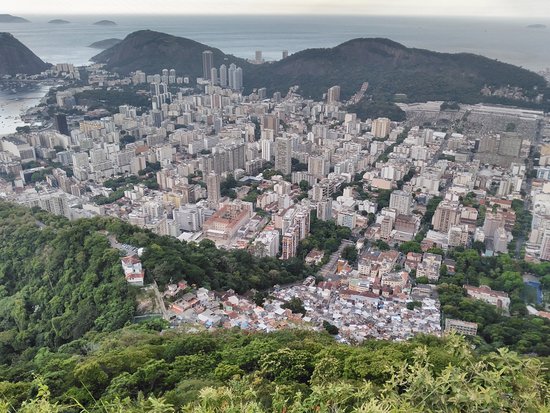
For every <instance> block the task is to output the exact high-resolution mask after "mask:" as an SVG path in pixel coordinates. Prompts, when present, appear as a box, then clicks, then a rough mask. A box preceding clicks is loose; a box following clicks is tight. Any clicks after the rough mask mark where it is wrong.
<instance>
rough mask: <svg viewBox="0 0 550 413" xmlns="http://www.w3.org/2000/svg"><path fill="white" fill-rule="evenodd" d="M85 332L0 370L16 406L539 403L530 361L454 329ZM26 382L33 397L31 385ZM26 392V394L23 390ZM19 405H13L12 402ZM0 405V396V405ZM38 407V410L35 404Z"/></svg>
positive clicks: (536, 411)
mask: <svg viewBox="0 0 550 413" xmlns="http://www.w3.org/2000/svg"><path fill="white" fill-rule="evenodd" d="M153 327H154V326H153V325H143V326H133V327H127V328H125V329H123V330H121V331H118V332H117V333H115V334H109V335H107V334H100V335H90V336H88V337H85V338H84V339H81V340H79V341H77V342H75V343H73V344H71V345H68V346H64V347H62V348H60V349H59V351H57V352H50V351H47V350H45V351H41V352H40V353H39V354H37V355H36V356H35V357H34V358H33V359H32V360H30V361H29V362H28V363H27V364H26V365H25V366H24V367H25V369H26V371H30V370H32V371H34V372H35V373H36V375H37V376H36V378H34V379H33V377H32V376H31V375H30V374H28V373H26V374H25V373H21V372H20V371H19V372H18V371H14V370H9V371H5V370H4V371H3V372H2V379H3V381H1V382H0V391H1V396H0V400H3V401H4V403H5V405H4V407H5V408H7V406H11V408H12V409H13V410H15V409H19V410H18V411H21V412H29V413H30V412H32V413H35V412H38V411H41V412H65V411H66V412H77V411H83V409H84V408H85V409H86V411H89V412H96V411H97V412H121V411H124V412H175V411H178V412H179V411H182V412H204V413H213V412H233V413H241V412H257V413H262V412H266V413H267V412H273V413H275V412H288V413H305V412H320V413H331V412H342V413H345V412H403V413H405V412H406V413H411V412H412V413H420V412H422V413H429V412H434V413H435V412H449V413H451V412H456V413H459V412H461V413H468V412H472V413H473V412H482V411H484V412H504V411H508V412H522V413H540V412H545V411H546V412H547V411H548V410H547V409H548V402H549V395H548V381H547V377H545V376H544V374H545V373H544V370H543V365H542V363H541V361H540V360H537V359H533V358H521V357H519V356H518V355H516V354H515V353H510V352H507V351H500V352H498V353H489V354H487V355H484V356H477V355H475V354H474V353H472V351H471V349H470V348H469V347H468V346H467V344H466V343H465V342H464V341H463V340H462V339H460V338H458V337H456V336H451V337H449V338H448V339H446V340H440V339H436V338H433V337H418V338H416V339H414V340H412V341H409V342H406V343H390V342H383V341H379V342H376V341H370V342H367V343H365V344H364V345H362V346H348V345H343V344H338V343H336V342H335V341H334V339H333V338H332V337H330V336H329V335H328V334H320V333H308V332H304V331H281V332H277V333H271V334H262V333H253V334H246V333H242V332H235V331H222V332H217V333H201V334H181V333H175V332H168V333H164V334H159V333H158V332H157V331H155V329H154V328H153ZM37 391H38V396H34V397H33V396H32V395H36V394H37ZM29 399H30V400H29ZM21 405H22V406H23V407H21V408H20V407H19V406H21ZM0 406H1V404H0ZM38 407H41V410H38Z"/></svg>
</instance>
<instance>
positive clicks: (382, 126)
mask: <svg viewBox="0 0 550 413" xmlns="http://www.w3.org/2000/svg"><path fill="white" fill-rule="evenodd" d="M390 126H391V121H390V120H389V119H388V118H378V119H375V120H373V121H372V126H371V132H372V134H373V135H374V137H375V138H385V137H387V136H388V135H389V134H390V131H391V128H390Z"/></svg>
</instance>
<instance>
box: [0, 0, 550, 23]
mask: <svg viewBox="0 0 550 413" xmlns="http://www.w3.org/2000/svg"><path fill="white" fill-rule="evenodd" d="M4 12H6V13H12V14H16V13H18V14H27V15H41V14H44V15H52V14H60V15H77V14H94V15H98V14H133V15H135V14H156V15H162V14H172V15H173V14H176V15H177V14H182V15H186V14H194V15H242V14H246V15H262V14H282V15H286V14H319V15H327V14H338V15H346V14H354V15H356V14H362V15H402V16H421V15H439V16H452V17H454V16H475V17H537V18H539V19H548V18H550V4H549V3H548V2H547V1H545V0H525V1H524V2H522V3H521V4H519V3H518V2H516V1H513V0H483V1H475V0H465V1H463V2H460V4H458V3H456V2H451V1H436V0H418V1H411V0H392V2H391V3H390V2H386V1H383V0H342V1H340V2H337V3H336V2H332V1H327V0H309V1H302V2H295V1H291V0H279V1H274V0H266V1H264V2H262V3H261V4H258V3H257V2H255V1H253V0H236V1H233V2H231V4H228V3H227V2H224V1H221V0H203V1H198V0H190V1H186V2H185V4H182V2H179V1H176V0H167V1H165V2H163V7H161V8H155V9H152V8H151V4H150V2H146V1H144V0H135V1H129V0H121V1H118V2H116V3H113V2H107V1H106V0H98V1H96V2H94V3H93V4H91V3H82V4H79V5H75V3H74V2H72V1H71V2H69V1H67V0H55V1H50V2H47V4H46V3H45V2H43V1H40V0H26V1H23V2H19V3H17V4H11V5H10V6H9V7H7V8H6V9H5V11H4Z"/></svg>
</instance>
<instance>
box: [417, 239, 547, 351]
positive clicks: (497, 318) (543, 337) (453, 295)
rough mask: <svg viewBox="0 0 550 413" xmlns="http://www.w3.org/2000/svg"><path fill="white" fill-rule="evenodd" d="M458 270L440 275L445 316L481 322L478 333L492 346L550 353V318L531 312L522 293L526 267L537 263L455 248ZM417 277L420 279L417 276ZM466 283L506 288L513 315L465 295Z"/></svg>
mask: <svg viewBox="0 0 550 413" xmlns="http://www.w3.org/2000/svg"><path fill="white" fill-rule="evenodd" d="M453 258H454V259H455V261H456V273H455V274H454V275H443V276H442V277H441V278H440V285H439V288H438V290H439V300H440V302H441V311H442V312H443V314H444V315H445V316H446V317H451V318H459V319H461V320H465V321H471V322H475V323H478V333H479V335H480V336H481V337H482V338H483V340H485V342H486V343H487V344H489V345H490V346H491V347H493V348H498V347H501V346H507V347H509V348H511V349H513V350H515V351H518V352H520V353H536V354H539V355H543V356H548V355H550V346H549V345H548V343H549V342H550V321H549V320H547V319H544V318H538V317H534V316H528V315H527V310H526V307H525V303H524V300H523V298H522V296H523V295H524V290H525V289H526V288H527V287H526V285H525V284H524V283H523V279H522V276H521V274H522V272H523V271H525V270H528V271H533V272H535V273H536V272H537V271H538V272H540V273H541V274H542V273H543V271H545V270H546V267H547V266H546V265H543V266H541V267H540V268H539V265H536V264H527V263H524V262H522V261H516V260H513V259H512V258H510V256H508V255H506V254H503V255H500V256H498V257H481V256H480V255H479V252H478V251H477V250H471V249H470V250H465V251H464V252H455V253H454V256H453ZM417 281H418V280H417ZM464 284H470V285H476V286H477V285H480V284H486V285H489V287H491V288H493V289H495V290H500V291H505V292H506V293H508V294H509V296H510V300H511V305H510V313H511V314H510V316H508V315H505V314H503V313H502V312H501V311H499V310H498V309H497V308H496V307H495V306H492V305H490V304H486V303H484V302H482V301H479V300H475V299H473V298H469V297H466V294H465V291H464V289H463V288H462V286H463V285H464Z"/></svg>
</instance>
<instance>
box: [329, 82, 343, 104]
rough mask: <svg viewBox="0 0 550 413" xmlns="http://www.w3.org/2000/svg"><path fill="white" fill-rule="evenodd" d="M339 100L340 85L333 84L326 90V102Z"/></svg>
mask: <svg viewBox="0 0 550 413" xmlns="http://www.w3.org/2000/svg"><path fill="white" fill-rule="evenodd" d="M339 101H340V86H333V87H331V88H330V89H329V90H328V92H327V103H336V102H339Z"/></svg>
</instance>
